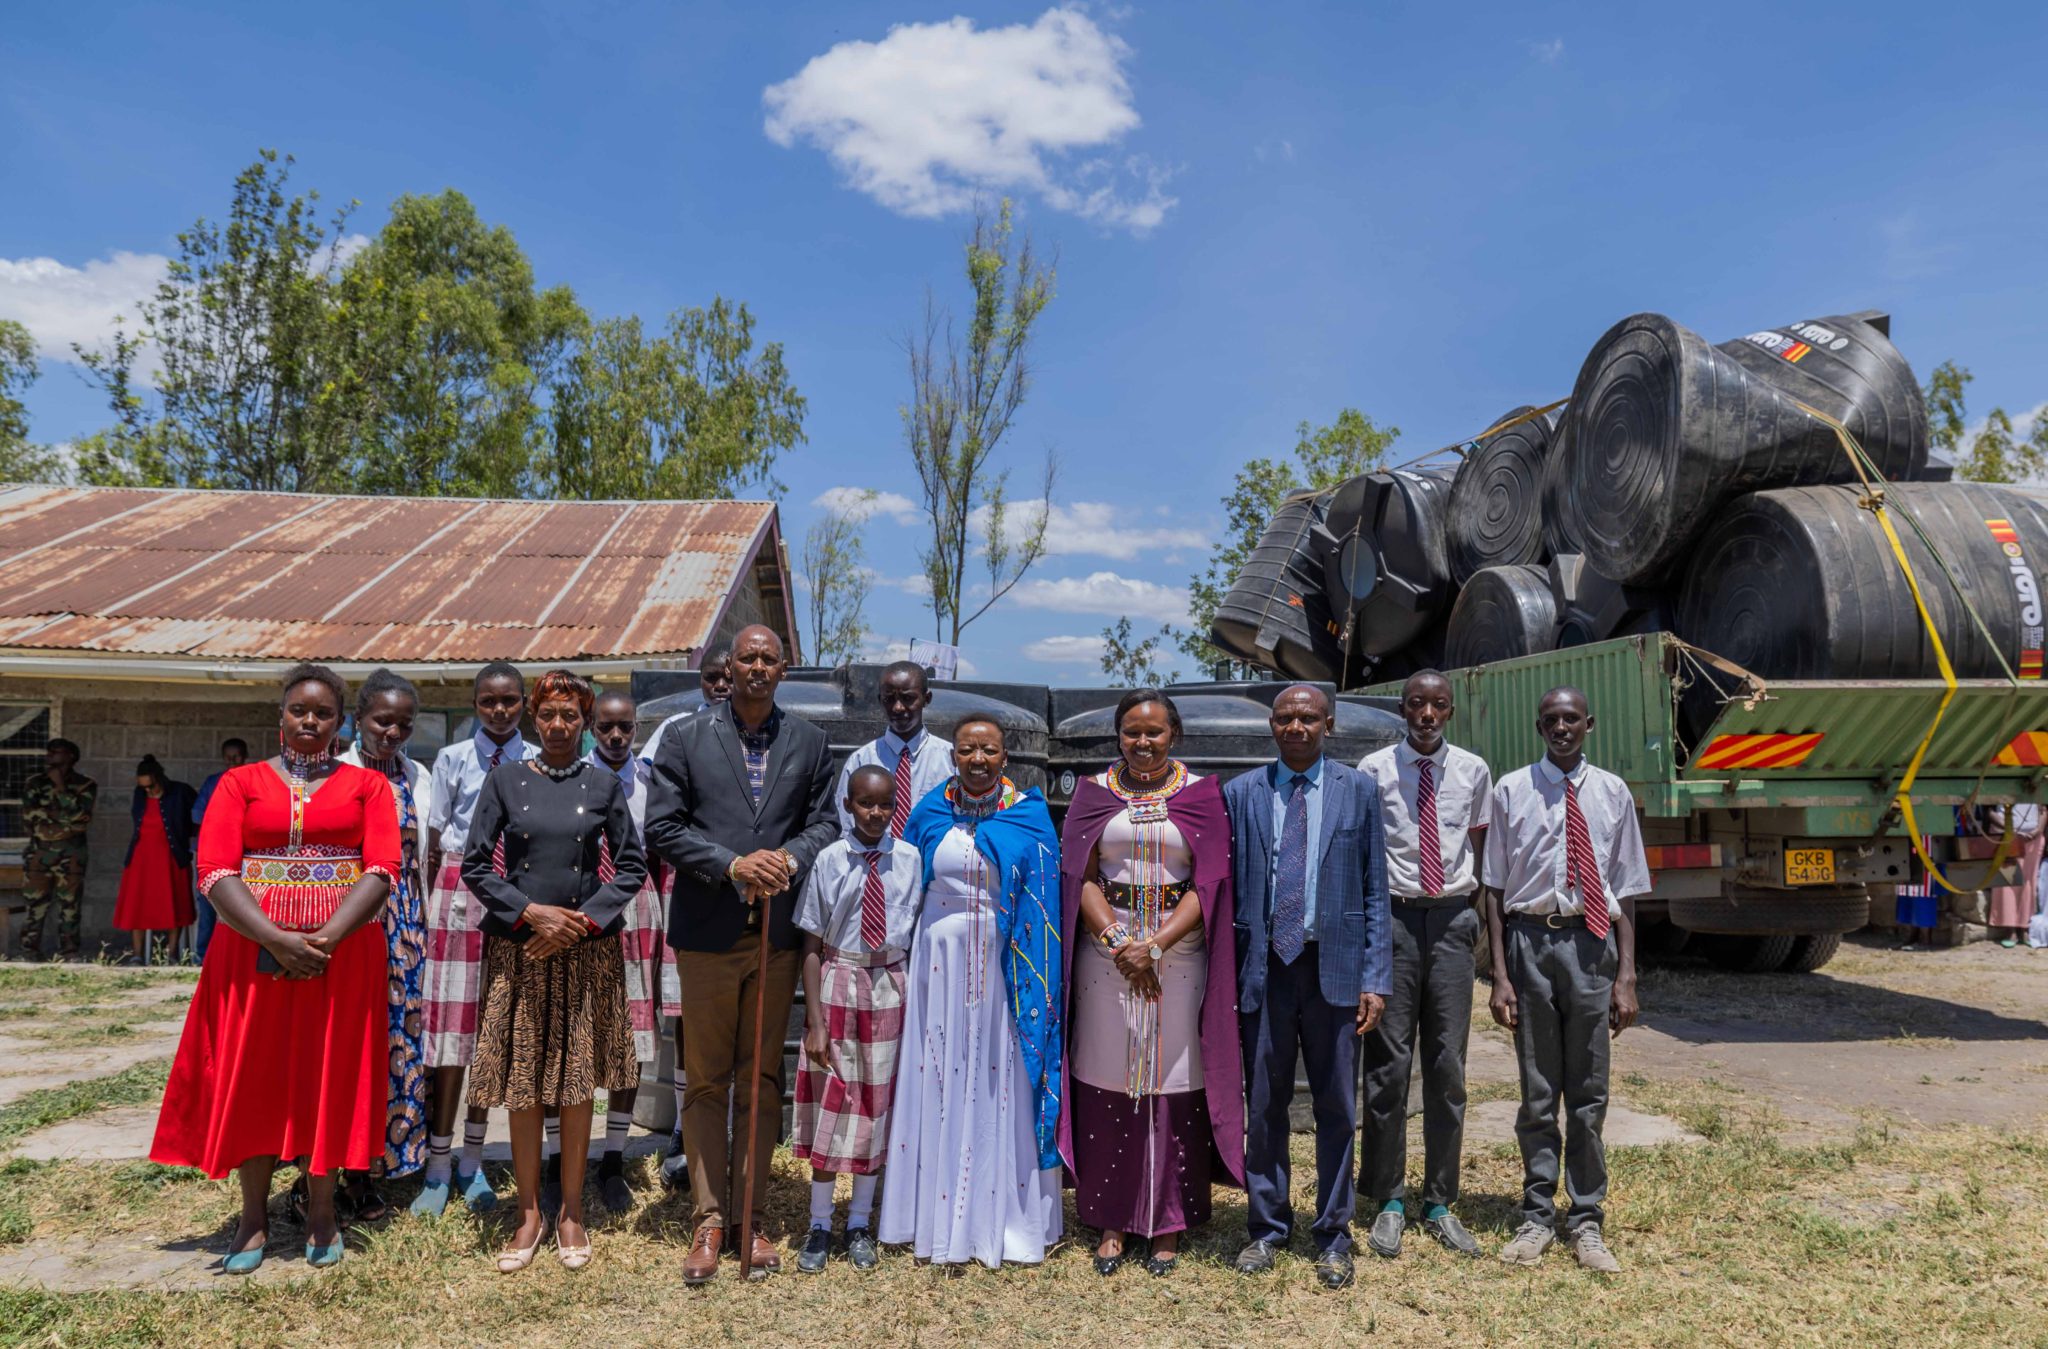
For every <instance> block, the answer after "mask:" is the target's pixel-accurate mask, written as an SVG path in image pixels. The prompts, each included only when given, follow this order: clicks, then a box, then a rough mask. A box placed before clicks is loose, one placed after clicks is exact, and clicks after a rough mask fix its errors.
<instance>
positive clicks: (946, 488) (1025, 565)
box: [902, 199, 1058, 645]
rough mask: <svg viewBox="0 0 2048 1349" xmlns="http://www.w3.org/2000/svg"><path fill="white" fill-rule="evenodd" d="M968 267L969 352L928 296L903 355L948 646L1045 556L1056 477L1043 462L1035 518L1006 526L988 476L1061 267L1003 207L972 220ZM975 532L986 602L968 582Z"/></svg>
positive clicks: (1004, 479)
mask: <svg viewBox="0 0 2048 1349" xmlns="http://www.w3.org/2000/svg"><path fill="white" fill-rule="evenodd" d="M966 262H967V268H966V270H967V284H968V286H969V288H970V290H971V291H972V292H973V296H974V310H973V316H972V318H971V319H970V320H969V322H968V325H967V338H966V341H965V343H964V344H963V343H962V342H960V341H959V340H958V339H956V337H955V336H954V332H953V326H952V321H951V319H950V317H949V316H947V315H946V314H945V313H944V312H943V311H942V310H941V309H940V308H939V306H938V303H937V301H936V300H935V299H934V298H933V297H932V296H931V295H930V293H929V292H927V294H926V296H925V307H924V322H923V325H922V331H914V332H912V333H911V335H910V336H909V338H908V339H907V340H906V342H905V344H904V345H905V347H906V349H907V351H908V353H909V357H910V402H909V404H908V405H906V406H905V407H904V408H903V409H902V416H903V432H904V440H905V443H906V444H907V445H908V447H909V449H910V457H911V461H912V462H913V463H914V464H915V465H916V467H917V479H918V486H919V489H920V491H921V492H922V494H923V501H924V512H925V517H926V519H927V521H928V522H929V524H930V527H931V543H930V545H929V546H928V547H927V548H925V549H923V550H922V551H921V553H920V557H921V559H922V561H923V563H924V571H925V577H926V579H927V580H929V581H930V583H931V606H932V620H933V626H934V630H935V632H936V633H937V635H938V636H939V637H941V638H943V639H944V640H946V641H948V642H950V643H952V644H954V645H958V644H959V641H960V633H961V631H962V630H963V629H964V628H966V627H967V625H968V624H970V623H972V622H974V620H975V619H977V618H980V617H981V616H982V615H983V614H985V613H987V612H988V611H989V609H990V608H991V607H992V606H993V605H994V604H995V603H996V601H998V600H1000V599H1002V597H1003V596H1004V595H1007V594H1008V593H1009V592H1010V591H1011V590H1012V589H1013V588H1015V586H1016V585H1017V583H1018V582H1019V581H1021V580H1023V579H1024V574H1025V573H1026V572H1028V571H1030V570H1031V568H1032V566H1033V565H1034V564H1036V563H1037V562H1038V560H1039V559H1040V558H1042V557H1044V556H1045V535H1046V526H1047V525H1048V524H1049V523H1050V522H1051V519H1052V489H1053V482H1054V479H1055V478H1056V476H1057V474H1058V464H1057V462H1056V461H1055V460H1054V459H1053V458H1052V457H1051V456H1050V455H1048V456H1047V458H1046V462H1045V476H1044V486H1043V491H1042V493H1041V495H1040V497H1039V498H1038V500H1037V501H1036V503H1035V509H1032V510H1030V511H1028V512H1026V513H1025V516H1026V518H1025V520H1024V522H1023V523H1021V524H1019V523H1018V522H1016V521H1013V520H1012V518H1011V514H1010V512H1011V506H1012V504H1013V503H1012V502H1011V501H1010V499H1009V494H1008V487H1009V472H1008V470H998V469H996V468H995V466H994V456H995V453H996V450H997V448H998V446H1000V444H1001V443H1002V439H1003V436H1004V435H1005V434H1006V433H1007V432H1008V431H1009V429H1010V426H1011V424H1012V422H1013V421H1014V420H1015V418H1016V416H1017V410H1018V409H1019V408H1021V407H1022V406H1023V404H1024V399H1025V397H1026V395H1027V394H1028V393H1029V392H1030V389H1031V362H1030V353H1031V340H1032V337H1033V335H1034V332H1035V326H1036V324H1037V322H1038V317H1039V315H1040V314H1042V313H1044V312H1045V307H1046V305H1048V304H1050V303H1051V302H1052V297H1053V285H1054V282H1055V280H1056V267H1055V265H1054V264H1050V263H1047V264H1041V263H1040V262H1039V261H1038V258H1037V255H1036V253H1035V252H1034V250H1033V248H1032V244H1031V240H1030V238H1029V237H1028V236H1027V237H1025V238H1024V239H1023V240H1022V241H1021V242H1020V241H1018V240H1017V239H1016V238H1015V235H1014V232H1013V222H1012V218H1011V212H1010V203H1009V201H1008V200H1007V199H1005V200H1004V202H1003V203H1002V206H1001V208H1000V210H999V211H998V212H997V214H996V216H995V218H994V219H990V218H989V217H988V216H987V215H986V214H984V213H982V212H979V211H977V212H976V213H975V219H974V227H973V231H972V232H971V234H970V235H969V236H968V240H967V256H966ZM977 527H978V528H979V532H980V535H981V546H980V549H979V561H980V563H981V565H982V567H983V569H984V570H985V572H986V575H987V584H986V590H987V593H986V594H985V595H984V594H982V593H981V592H980V587H979V586H978V585H974V584H971V583H970V582H969V580H968V577H967V573H968V568H969V563H970V560H971V555H973V554H974V553H975V551H976V550H975V548H974V544H973V538H974V534H975V532H976V529H977Z"/></svg>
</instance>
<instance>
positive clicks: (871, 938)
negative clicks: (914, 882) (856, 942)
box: [860, 848, 889, 951]
mask: <svg viewBox="0 0 2048 1349" xmlns="http://www.w3.org/2000/svg"><path fill="white" fill-rule="evenodd" d="M864 855H865V856H866V858H867V859H868V876H867V879H866V880H865V881H863V882H862V883H861V887H860V944H861V945H862V946H865V947H867V949H868V950H870V951H879V950H881V949H882V947H883V946H884V944H886V943H887V942H888V940H889V915H888V910H887V909H886V908H885V907H884V905H883V896H882V872H881V864H882V852H881V849H879V848H869V849H867V850H866V852H865V854H864Z"/></svg>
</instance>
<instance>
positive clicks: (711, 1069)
mask: <svg viewBox="0 0 2048 1349" xmlns="http://www.w3.org/2000/svg"><path fill="white" fill-rule="evenodd" d="M759 941H760V939H759V938H758V937H755V936H751V935H750V936H748V937H747V938H746V939H745V940H743V941H741V942H740V943H739V944H738V945H737V946H735V947H733V948H732V949H731V950H729V951H717V952H705V951H678V952H676V978H677V980H678V982H680V983H681V984H682V1011H683V1018H682V1022H683V1073H684V1076H685V1079H686V1081H687V1085H686V1086H685V1087H684V1088H683V1147H684V1149H685V1150H686V1151H688V1152H689V1154H690V1188H691V1192H692V1194H693V1196H694V1197H695V1199H696V1205H697V1206H696V1213H695V1225H700V1226H701V1225H702V1224H704V1223H712V1224H714V1225H716V1226H719V1227H726V1226H736V1224H735V1223H734V1222H733V1219H732V1216H731V1210H732V1209H735V1208H737V1207H739V1205H740V1203H741V1202H742V1196H743V1195H745V1194H746V1185H747V1160H746V1158H744V1157H736V1156H735V1155H734V1154H735V1153H739V1152H744V1151H745V1148H746V1137H747V1097H746V1092H745V1090H744V1085H745V1084H746V1083H748V1082H752V1083H753V1084H754V1099H755V1102H756V1104H757V1108H758V1109H759V1110H760V1112H761V1128H760V1133H759V1136H758V1138H757V1139H756V1141H755V1144H754V1157H753V1164H754V1165H755V1166H756V1167H758V1168H759V1170H758V1171H757V1172H756V1173H755V1174H756V1175H757V1176H758V1177H759V1179H757V1180H756V1181H755V1182H754V1230H755V1231H757V1232H758V1231H760V1230H761V1203H762V1200H763V1199H764V1198H766V1193H767V1185H768V1181H767V1176H768V1163H769V1159H770V1158H772V1157H773V1156H774V1155H775V1142H776V1139H777V1137H778V1136H779V1135H780V1134H781V1132H782V1042H783V1038H784V1036H785V1034H786V1033H787V1031H788V1028H789V1006H790V1002H791V1000H792V999H793V998H795V996H796V980H797V972H798V968H799V961H798V953H797V952H795V951H775V950H771V951H769V953H768V993H767V1007H766V1014H767V1024H766V1027H765V1030H766V1033H765V1034H764V1035H763V1036H762V1037H761V1062H760V1063H759V1064H756V1063H755V1062H754V998H755V996H756V989H755V987H754V984H755V970H756V962H757V960H758V959H759V955H760V947H759ZM735 1083H739V1084H741V1089H737V1090H736V1089H735V1088H734V1084H735ZM728 1093H729V1094H730V1095H731V1098H732V1114H731V1119H732V1142H731V1143H730V1144H728V1142H727V1140H726V1132H725V1130H726V1118H727V1116H726V1098H727V1095H728ZM728 1184H730V1185H731V1192H730V1199H729V1201H728V1195H727V1189H726V1187H727V1185H728Z"/></svg>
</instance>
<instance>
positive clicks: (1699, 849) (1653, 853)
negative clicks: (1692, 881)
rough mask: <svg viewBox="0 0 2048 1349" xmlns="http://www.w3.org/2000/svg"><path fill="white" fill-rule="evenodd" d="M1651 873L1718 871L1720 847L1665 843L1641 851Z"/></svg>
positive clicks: (1716, 844)
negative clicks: (1647, 861)
mask: <svg viewBox="0 0 2048 1349" xmlns="http://www.w3.org/2000/svg"><path fill="white" fill-rule="evenodd" d="M1643 856H1644V857H1645V858H1647V859H1648V860H1649V863H1650V870H1652V871H1719V870H1720V869H1721V845H1720V844H1718V843H1667V844H1664V845H1663V846H1661V847H1656V848H1645V849H1643Z"/></svg>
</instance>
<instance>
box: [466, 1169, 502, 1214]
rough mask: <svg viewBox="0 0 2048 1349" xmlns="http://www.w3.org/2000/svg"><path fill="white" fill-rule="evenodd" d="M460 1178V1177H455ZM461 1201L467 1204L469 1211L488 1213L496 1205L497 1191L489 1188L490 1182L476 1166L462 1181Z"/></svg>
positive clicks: (482, 1170)
mask: <svg viewBox="0 0 2048 1349" xmlns="http://www.w3.org/2000/svg"><path fill="white" fill-rule="evenodd" d="M457 1179H458V1180H461V1177H459V1176H458V1177H457ZM462 1202H463V1203H465V1204H467V1205H469V1211H470V1212H471V1213H489V1212H490V1211H491V1210H492V1209H494V1208H496V1207H497V1206H498V1192H497V1191H496V1190H494V1189H492V1188H491V1182H490V1180H489V1178H488V1177H486V1176H485V1175H484V1169H483V1168H482V1167H478V1168H477V1169H476V1170H474V1171H472V1172H470V1173H469V1179H467V1180H463V1181H462Z"/></svg>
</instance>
